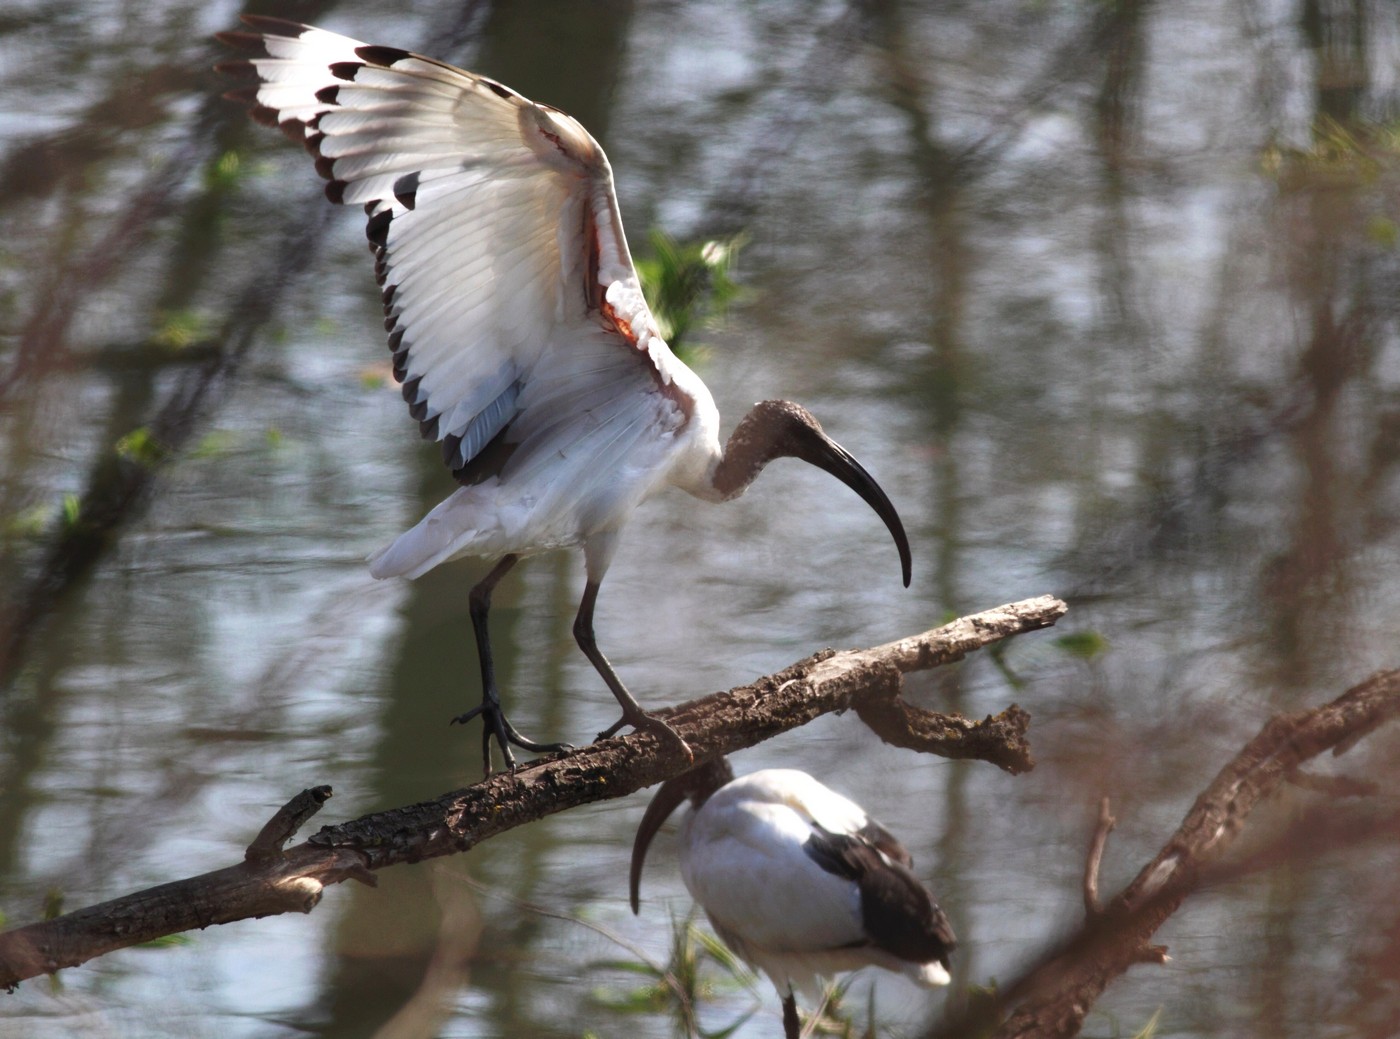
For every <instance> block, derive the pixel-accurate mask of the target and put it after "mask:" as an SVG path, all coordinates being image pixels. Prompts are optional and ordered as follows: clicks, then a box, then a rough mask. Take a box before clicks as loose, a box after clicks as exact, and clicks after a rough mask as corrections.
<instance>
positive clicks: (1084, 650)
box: [1050, 631, 1108, 660]
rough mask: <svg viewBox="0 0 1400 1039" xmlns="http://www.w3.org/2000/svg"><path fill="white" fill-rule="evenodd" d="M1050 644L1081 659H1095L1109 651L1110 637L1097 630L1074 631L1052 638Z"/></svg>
mask: <svg viewBox="0 0 1400 1039" xmlns="http://www.w3.org/2000/svg"><path fill="white" fill-rule="evenodd" d="M1050 644H1051V645H1052V646H1055V647H1056V648H1058V649H1060V650H1061V651H1063V652H1065V653H1068V654H1069V655H1070V656H1072V657H1078V658H1079V659H1080V660H1093V659H1094V658H1095V657H1098V656H1102V655H1103V654H1104V653H1107V652H1108V639H1106V638H1104V637H1103V635H1101V634H1099V633H1098V632H1097V631H1072V632H1070V633H1069V634H1067V635H1061V636H1059V637H1058V638H1055V639H1052V640H1051V642H1050Z"/></svg>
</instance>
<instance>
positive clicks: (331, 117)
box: [218, 16, 910, 769]
mask: <svg viewBox="0 0 1400 1039" xmlns="http://www.w3.org/2000/svg"><path fill="white" fill-rule="evenodd" d="M243 21H244V22H245V23H246V24H247V25H248V26H249V28H250V29H252V30H253V31H252V32H233V33H221V34H220V36H219V38H220V39H221V40H222V41H223V42H225V43H226V44H229V45H230V46H233V47H235V48H238V49H240V50H243V51H247V52H251V56H250V57H248V58H247V59H245V60H241V61H236V62H228V63H223V64H221V65H219V66H218V68H219V70H220V71H222V72H225V73H227V74H230V75H234V76H240V77H243V78H249V77H251V78H253V79H255V80H256V83H255V84H254V85H252V86H249V87H246V88H244V89H240V90H234V91H232V92H230V94H229V96H230V97H232V98H234V99H236V100H241V101H243V102H245V103H247V104H249V105H250V106H251V110H252V115H253V118H254V119H256V120H258V121H259V122H262V123H266V124H268V125H270V126H278V127H281V128H282V129H283V130H284V131H286V132H287V133H288V135H289V136H291V137H292V138H293V139H295V140H299V141H302V142H304V144H305V145H306V148H307V150H308V151H309V152H310V153H311V154H312V156H313V157H314V158H315V162H316V169H317V171H318V172H319V173H320V174H321V175H322V176H323V177H325V178H326V179H327V180H328V181H329V183H328V184H327V185H326V195H327V196H328V197H329V198H330V199H331V201H332V202H339V203H344V204H347V205H348V204H351V203H355V204H359V205H363V206H364V207H365V211H366V213H367V214H368V216H369V222H368V226H367V228H366V234H367V235H368V237H369V242H370V248H371V250H372V251H373V253H374V256H375V274H376V276H377V278H378V281H379V284H380V285H381V286H382V288H383V300H384V314H385V322H384V324H385V327H386V328H387V330H388V332H389V347H390V349H391V350H392V351H393V359H394V375H395V378H397V379H398V380H399V381H400V382H401V383H402V384H403V397H404V400H406V401H407V402H408V406H409V411H410V413H411V414H412V416H413V417H414V418H415V419H417V420H418V422H419V426H420V429H421V431H422V434H423V436H424V437H427V438H429V439H432V440H436V441H438V442H439V443H440V444H441V446H442V455H443V459H444V460H445V461H446V463H447V467H448V468H449V469H450V470H451V471H452V474H453V476H455V477H456V479H457V481H458V483H460V484H461V486H460V487H459V488H458V489H457V490H456V491H455V492H454V493H453V494H451V495H450V496H449V497H448V498H447V499H446V500H445V501H443V502H442V503H441V504H440V505H438V506H437V507H436V508H434V509H433V510H432V511H431V512H429V513H428V514H427V516H425V517H424V518H423V519H422V520H421V521H419V523H418V525H417V526H415V527H414V528H413V529H412V530H409V531H408V532H407V533H404V534H402V535H400V536H399V538H398V539H397V540H396V541H394V542H393V543H391V544H390V545H388V546H387V547H385V548H383V549H381V550H380V551H378V552H376V553H375V554H374V555H373V556H371V557H370V572H371V573H372V574H373V575H374V576H375V577H380V578H383V577H396V576H407V577H410V578H413V577H418V576H420V575H421V574H423V573H425V572H426V571H428V570H431V569H432V568H433V567H435V566H437V565H438V564H439V563H442V562H445V561H447V560H449V559H453V558H456V557H458V556H484V557H487V558H490V559H494V560H496V561H497V562H496V565H495V567H494V568H493V569H492V570H491V571H490V573H489V574H487V576H486V577H485V578H484V579H483V580H482V581H481V582H480V583H478V584H477V585H476V586H475V587H474V588H472V590H471V600H470V601H471V618H472V628H473V631H474V633H475V635H476V643H477V649H478V651H479V655H480V660H481V676H482V700H481V703H480V705H479V706H477V707H475V708H473V709H472V710H470V711H468V712H467V713H466V714H463V715H460V716H459V717H458V718H455V719H454V721H458V722H465V721H467V720H469V719H471V718H473V717H475V716H476V715H478V714H479V715H482V716H483V718H484V720H485V723H486V730H485V732H484V733H483V737H482V740H483V746H484V748H485V749H486V750H487V751H488V753H487V754H486V758H487V762H488V764H487V767H488V769H489V767H490V765H489V762H490V755H489V741H490V738H491V736H492V735H494V736H495V738H496V740H497V742H498V743H499V744H500V747H501V751H502V754H503V755H504V757H505V760H506V762H507V763H508V764H511V763H513V761H514V758H513V756H512V754H511V750H510V745H511V744H514V745H516V746H518V747H522V748H525V749H527V750H532V751H544V750H560V749H567V748H566V745H564V744H547V745H545V744H538V743H535V742H532V741H531V740H528V739H525V738H524V737H523V736H521V735H520V734H519V733H518V732H516V731H515V729H514V727H513V726H511V725H510V723H509V722H508V721H507V720H506V718H505V715H504V714H503V713H502V710H501V703H500V696H499V692H498V689H497V685H496V679H495V675H494V672H493V668H492V663H491V646H490V641H489V638H488V636H487V624H486V621H487V614H488V612H489V610H490V606H491V592H492V590H493V589H494V588H495V587H496V585H497V584H498V583H499V582H500V580H501V578H502V577H504V576H505V574H506V572H507V571H508V570H510V568H511V567H512V566H514V565H515V564H516V562H517V561H519V559H520V558H521V557H522V556H525V555H529V554H531V553H535V552H543V551H546V550H549V549H556V548H564V547H567V546H572V545H582V546H583V554H584V560H585V563H586V571H587V582H586V584H585V587H584V592H583V599H582V601H581V602H580V604H579V609H578V615H577V617H576V619H575V621H574V637H575V638H576V639H577V641H578V644H579V646H580V648H582V650H583V652H584V653H585V654H586V655H587V657H588V659H589V660H590V661H591V662H592V664H593V666H594V667H595V668H596V669H597V670H598V673H599V674H600V675H602V677H603V680H604V681H605V682H606V683H607V685H608V688H609V689H611V690H612V693H613V695H614V696H615V697H616V698H617V700H618V703H619V704H621V705H622V718H621V719H620V720H619V721H618V722H617V723H616V724H614V725H613V726H612V727H610V728H609V729H607V730H605V731H604V732H603V733H600V734H599V738H600V739H601V738H603V737H606V736H610V735H612V734H613V733H615V732H616V731H617V730H618V729H620V728H621V727H622V726H624V725H631V726H634V727H636V728H646V729H651V730H652V731H655V732H657V733H658V735H661V736H662V737H666V738H670V739H673V740H675V741H677V742H679V737H677V736H676V734H675V732H674V731H673V730H671V729H670V727H669V726H667V725H665V724H664V723H663V722H661V721H660V720H659V719H656V718H653V717H651V716H650V715H648V714H647V713H646V712H645V711H643V710H642V708H641V706H640V705H639V704H638V703H637V701H636V700H635V699H634V698H633V697H632V695H631V694H630V693H628V691H627V689H626V687H625V686H624V685H623V684H622V681H621V680H620V679H619V678H618V677H617V674H616V673H615V672H614V671H613V669H612V666H611V665H610V664H609V663H608V661H607V658H606V657H604V656H603V654H602V653H601V652H599V650H598V645H597V642H596V640H595V639H594V635H593V609H594V604H595V602H596V600H597V597H598V586H599V584H600V582H601V581H602V580H603V574H604V573H605V572H606V571H607V568H608V563H609V562H610V561H611V559H612V556H613V552H614V550H615V549H616V548H617V542H618V534H619V532H620V531H621V529H622V526H623V524H624V523H625V522H626V521H627V518H628V517H629V516H630V515H631V514H632V510H633V509H635V508H636V507H637V506H638V505H639V504H640V503H641V502H642V501H643V499H645V498H647V497H649V496H650V495H652V494H654V493H656V492H657V491H659V490H661V489H662V488H663V487H665V486H666V485H667V484H672V485H674V486H677V487H679V488H681V489H682V490H684V491H688V492H689V493H691V494H693V495H695V496H696V497H697V498H701V499H703V500H705V501H711V502H720V501H727V500H729V499H731V498H735V497H737V496H738V495H739V494H741V493H743V491H744V489H745V488H746V487H747V486H748V485H749V484H750V483H751V482H752V481H753V479H754V477H756V476H757V475H758V473H759V471H760V470H761V469H762V468H763V467H764V466H765V465H766V464H768V463H769V462H771V461H772V460H773V459H775V458H783V457H792V458H800V459H802V460H804V461H806V462H810V463H811V464H813V465H815V466H817V467H818V468H821V469H825V470H826V471H827V472H829V473H831V474H832V475H833V476H835V477H836V478H837V479H839V480H841V481H842V482H843V483H845V484H846V485H847V486H848V487H850V488H851V489H852V490H854V491H855V492H856V493H857V494H859V495H860V496H861V498H863V499H864V500H865V501H866V502H867V503H868V504H869V505H870V506H871V507H872V508H873V509H874V510H875V512H876V513H877V514H878V515H879V516H880V518H881V519H882V520H884V522H885V525H886V526H887V527H888V528H889V531H890V533H891V535H892V536H893V537H894V540H895V544H896V545H897V547H898V549H899V556H900V563H901V566H902V568H903V575H904V583H905V585H906V586H907V585H908V584H909V566H910V563H909V542H908V539H907V538H906V536H905V533H904V527H903V525H902V524H901V523H900V520H899V515H898V513H896V512H895V509H894V506H893V505H891V504H890V501H889V499H888V498H887V497H886V496H885V494H884V492H883V491H882V490H881V489H880V487H879V485H878V484H876V482H875V481H874V479H873V478H872V477H871V476H870V474H869V473H867V472H866V471H865V470H864V469H863V468H862V467H861V466H860V464H859V463H858V462H856V460H855V459H854V458H852V457H851V456H850V455H849V454H848V453H846V451H845V450H843V449H842V448H841V447H840V446H839V445H837V444H836V443H835V442H834V441H832V440H831V439H830V438H829V437H827V435H826V434H825V433H823V432H822V428H821V426H820V425H818V423H817V421H816V419H814V418H813V417H812V416H811V415H810V414H809V413H808V412H807V411H806V410H805V409H803V408H802V407H800V406H798V405H796V404H793V403H790V402H788V401H771V400H770V401H763V402H762V403H760V404H757V405H755V406H754V408H753V410H752V411H750V412H749V413H748V414H747V415H746V416H745V417H744V418H743V419H742V420H741V421H740V422H739V425H738V427H737V428H736V429H735V430H734V432H733V434H732V435H731V436H730V437H729V441H728V443H727V444H725V445H724V446H723V447H721V445H720V440H719V412H718V411H717V410H716V408H715V403H714V400H713V399H712V398H711V396H710V391H709V390H708V389H706V388H705V384H704V383H703V382H701V381H700V379H699V377H698V376H696V375H695V373H694V372H692V371H691V370H690V369H689V368H688V367H686V365H685V364H683V363H682V362H681V361H680V360H678V359H677V358H676V356H675V355H674V354H673V353H672V352H671V350H670V348H669V347H668V346H667V345H666V343H665V342H664V341H663V340H662V339H661V337H660V335H659V334H658V333H657V328H656V322H655V321H654V320H653V318H652V315H651V312H650V311H649V310H648V309H647V304H646V301H645V300H644V299H643V297H642V290H641V286H640V284H639V283H638V280H637V273H636V271H635V270H634V269H633V266H632V259H631V255H630V254H629V252H628V249H627V240H626V238H625V237H624V236H623V231H622V220H621V217H620V216H619V214H618V208H617V199H616V197H615V196H614V193H613V179H612V169H611V167H610V166H609V165H608V160H607V157H606V156H605V155H604V154H603V149H602V148H600V147H599V146H598V142H597V141H595V140H593V138H592V137H590V136H589V134H588V131H586V130H585V129H584V128H583V127H582V126H581V125H580V124H579V123H578V122H577V121H576V120H574V119H572V118H570V117H569V116H567V115H565V114H564V113H563V112H561V111H559V110H558V109H556V108H551V107H550V106H548V105H541V104H535V103H534V102H532V101H529V100H527V99H526V98H524V97H522V96H520V95H519V94H517V93H516V92H515V91H514V90H511V89H510V88H509V87H505V86H502V85H501V84H500V83H497V82H495V81H493V80H490V79H487V78H485V77H484V76H477V75H474V74H472V73H470V72H463V71H462V70H461V69H457V68H453V67H452V66H450V65H446V64H444V63H442V62H440V61H435V60H433V59H432V58H425V57H422V56H421V55H417V54H411V53H409V52H408V51H403V50H398V49H396V48H393V47H380V46H367V45H365V44H363V43H360V42H359V41H357V40H352V39H348V38H346V37H344V36H339V35H337V34H335V33H332V32H326V31H325V30H323V29H315V28H311V27H309V26H305V25H298V24H296V23H295V22H288V21H283V20H282V19H278V18H266V17H256V16H244V18H243ZM680 746H681V748H682V749H683V750H684V752H685V753H686V754H687V755H688V754H689V753H690V752H689V748H687V747H685V745H684V743H680Z"/></svg>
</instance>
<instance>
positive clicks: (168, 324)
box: [151, 310, 209, 350]
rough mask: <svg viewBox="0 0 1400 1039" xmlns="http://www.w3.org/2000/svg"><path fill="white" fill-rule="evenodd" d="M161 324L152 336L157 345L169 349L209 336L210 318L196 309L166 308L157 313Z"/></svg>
mask: <svg viewBox="0 0 1400 1039" xmlns="http://www.w3.org/2000/svg"><path fill="white" fill-rule="evenodd" d="M157 316H158V317H159V319H160V324H159V325H158V326H157V328H156V331H155V334H154V335H153V336H151V339H152V341H153V342H154V343H155V344H156V345H157V346H163V347H165V348H166V349H167V350H183V349H184V348H185V347H187V346H190V345H191V344H193V343H197V342H200V341H201V340H204V339H207V338H209V336H208V332H209V318H208V317H207V316H206V315H205V314H202V313H200V312H199V311H195V310H164V311H161V312H160V313H159V314H158V315H157Z"/></svg>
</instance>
